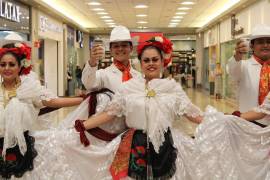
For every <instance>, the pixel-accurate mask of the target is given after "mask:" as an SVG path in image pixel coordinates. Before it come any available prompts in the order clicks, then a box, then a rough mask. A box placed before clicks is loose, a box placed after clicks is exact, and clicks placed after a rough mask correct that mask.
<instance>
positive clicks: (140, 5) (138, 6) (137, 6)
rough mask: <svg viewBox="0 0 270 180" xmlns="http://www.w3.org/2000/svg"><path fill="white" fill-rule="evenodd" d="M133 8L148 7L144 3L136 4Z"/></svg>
mask: <svg viewBox="0 0 270 180" xmlns="http://www.w3.org/2000/svg"><path fill="white" fill-rule="evenodd" d="M135 8H139V9H144V8H148V6H146V5H144V4H139V5H136V6H135Z"/></svg>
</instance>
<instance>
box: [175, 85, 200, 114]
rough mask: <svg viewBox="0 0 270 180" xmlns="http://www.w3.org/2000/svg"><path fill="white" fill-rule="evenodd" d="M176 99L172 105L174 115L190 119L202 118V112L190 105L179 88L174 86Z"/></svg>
mask: <svg viewBox="0 0 270 180" xmlns="http://www.w3.org/2000/svg"><path fill="white" fill-rule="evenodd" d="M175 90H176V94H177V96H176V97H177V98H176V101H175V105H174V111H175V114H177V115H178V116H182V115H184V114H185V115H187V116H191V117H197V116H203V112H202V111H201V110H200V108H198V107H197V106H195V105H194V104H192V102H191V101H190V99H189V98H188V96H187V95H186V93H185V92H184V90H183V89H182V87H181V86H176V89H175Z"/></svg>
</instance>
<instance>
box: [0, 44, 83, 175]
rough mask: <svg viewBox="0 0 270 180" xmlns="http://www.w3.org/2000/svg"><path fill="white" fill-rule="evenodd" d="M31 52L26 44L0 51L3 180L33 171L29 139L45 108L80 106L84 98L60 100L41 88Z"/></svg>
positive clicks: (0, 164) (0, 163) (32, 142)
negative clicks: (39, 114) (34, 71)
mask: <svg viewBox="0 0 270 180" xmlns="http://www.w3.org/2000/svg"><path fill="white" fill-rule="evenodd" d="M30 54H31V48H30V47H29V46H28V45H26V44H24V43H11V44H6V45H4V46H3V47H2V48H0V75H1V85H0V153H1V158H0V179H1V177H3V178H11V177H13V176H15V177H21V176H23V175H24V173H25V172H26V171H29V170H32V169H33V163H34V162H33V161H34V159H35V158H36V156H37V154H38V153H37V151H38V150H36V148H35V142H40V141H39V140H37V139H36V140H35V137H34V136H32V135H30V134H31V132H32V131H34V129H35V128H34V127H40V124H41V122H38V121H37V117H38V112H39V110H40V108H41V107H42V106H44V105H45V106H50V107H63V106H72V105H77V104H79V103H80V102H81V101H82V98H71V99H69V98H57V96H55V95H54V94H52V93H50V91H49V90H47V89H45V88H44V87H42V86H41V84H40V81H39V80H38V79H37V78H36V76H35V74H34V73H33V72H31V69H32V66H31V64H30Z"/></svg>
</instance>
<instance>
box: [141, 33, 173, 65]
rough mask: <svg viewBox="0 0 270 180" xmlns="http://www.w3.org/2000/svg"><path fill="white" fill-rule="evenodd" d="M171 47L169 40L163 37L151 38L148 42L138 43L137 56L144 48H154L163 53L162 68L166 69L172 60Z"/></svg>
mask: <svg viewBox="0 0 270 180" xmlns="http://www.w3.org/2000/svg"><path fill="white" fill-rule="evenodd" d="M172 45H173V44H172V42H171V41H170V40H169V39H167V38H165V37H164V36H162V37H160V36H158V37H153V38H151V39H150V40H148V41H145V42H143V43H140V44H139V45H138V47H137V53H138V55H141V54H142V51H143V49H144V48H145V47H146V46H155V47H157V48H158V49H160V50H161V51H162V52H163V53H164V54H163V59H164V67H166V66H167V65H168V64H169V63H170V62H171V60H172V51H173V48H172Z"/></svg>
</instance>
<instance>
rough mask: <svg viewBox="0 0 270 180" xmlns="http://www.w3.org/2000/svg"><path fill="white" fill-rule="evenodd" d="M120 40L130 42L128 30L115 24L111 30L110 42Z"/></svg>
mask: <svg viewBox="0 0 270 180" xmlns="http://www.w3.org/2000/svg"><path fill="white" fill-rule="evenodd" d="M120 41H129V42H131V43H132V39H131V36H130V32H129V30H128V28H126V27H125V26H116V27H115V28H113V30H112V32H111V36H110V43H111V42H120Z"/></svg>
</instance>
